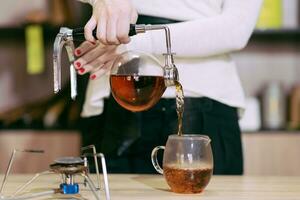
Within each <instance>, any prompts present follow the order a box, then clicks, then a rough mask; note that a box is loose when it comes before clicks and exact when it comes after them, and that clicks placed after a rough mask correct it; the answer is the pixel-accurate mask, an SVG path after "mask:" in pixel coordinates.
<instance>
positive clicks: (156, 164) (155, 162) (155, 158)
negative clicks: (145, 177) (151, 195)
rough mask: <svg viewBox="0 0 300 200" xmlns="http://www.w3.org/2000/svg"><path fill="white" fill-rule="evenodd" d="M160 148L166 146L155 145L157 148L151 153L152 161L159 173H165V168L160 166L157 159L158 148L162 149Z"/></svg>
mask: <svg viewBox="0 0 300 200" xmlns="http://www.w3.org/2000/svg"><path fill="white" fill-rule="evenodd" d="M160 149H163V150H165V147H164V146H157V147H155V148H154V149H153V150H152V153H151V161H152V165H153V167H154V168H155V170H156V171H157V172H158V173H160V174H163V173H164V171H163V169H162V168H161V167H160V166H159V164H158V160H157V152H158V150H160Z"/></svg>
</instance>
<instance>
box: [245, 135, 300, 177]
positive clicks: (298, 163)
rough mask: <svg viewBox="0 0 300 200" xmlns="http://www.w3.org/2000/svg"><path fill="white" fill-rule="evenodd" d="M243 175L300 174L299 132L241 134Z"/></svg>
mask: <svg viewBox="0 0 300 200" xmlns="http://www.w3.org/2000/svg"><path fill="white" fill-rule="evenodd" d="M242 139H243V150H244V174H245V175H286V176H294V175H297V176H299V175H300V156H299V155H300V133H298V132H291V133H289V132H265V133H262V132H257V133H244V134H243V138H242Z"/></svg>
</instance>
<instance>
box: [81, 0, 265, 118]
mask: <svg viewBox="0 0 300 200" xmlns="http://www.w3.org/2000/svg"><path fill="white" fill-rule="evenodd" d="M82 1H86V2H87V1H88V0H82ZM132 2H133V4H134V6H135V7H136V9H137V11H138V13H139V14H143V15H150V16H157V17H164V18H170V19H174V20H180V21H185V22H181V23H176V24H169V25H168V26H169V28H170V32H171V42H172V51H173V52H175V53H176V56H175V64H176V66H177V68H178V71H179V78H180V83H181V84H182V86H183V89H184V93H185V96H186V97H203V96H205V97H209V98H211V99H214V100H217V101H219V102H222V103H224V104H227V105H229V106H233V107H238V108H243V107H244V93H243V89H242V87H241V83H240V80H239V77H238V74H237V71H236V65H235V63H234V61H233V60H232V59H231V57H230V53H232V52H234V51H237V50H240V49H242V48H243V47H245V46H246V44H247V42H248V40H249V38H250V36H251V34H252V32H253V29H254V27H255V24H256V20H257V17H258V15H259V11H260V7H261V4H262V0H132ZM127 49H129V50H140V51H144V52H148V53H151V54H154V55H155V56H157V57H159V58H160V59H162V60H163V58H162V56H161V55H162V53H165V52H166V46H165V35H164V32H161V31H149V32H147V33H145V34H139V35H136V36H133V37H132V38H131V42H130V43H129V44H128V45H127ZM109 94H110V87H109V77H108V76H103V77H101V78H99V79H97V80H93V81H90V82H89V84H88V89H87V93H86V101H85V104H84V107H83V112H82V116H84V117H87V116H93V115H98V114H100V113H101V112H102V110H103V99H104V98H105V97H108V96H109ZM174 96H175V92H174V91H173V90H172V89H168V90H166V92H165V94H164V95H163V97H165V98H169V97H174Z"/></svg>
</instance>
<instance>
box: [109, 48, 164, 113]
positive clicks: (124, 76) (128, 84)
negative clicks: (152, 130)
mask: <svg viewBox="0 0 300 200" xmlns="http://www.w3.org/2000/svg"><path fill="white" fill-rule="evenodd" d="M110 86H111V91H112V95H113V97H114V98H115V100H116V101H117V103H118V104H120V105H121V106H122V107H124V108H125V109H127V110H130V111H133V112H139V111H144V110H147V109H149V108H151V107H152V106H154V105H155V104H156V103H157V102H158V100H159V99H160V98H161V96H162V95H163V93H164V91H165V89H166V86H165V83H164V70H163V67H162V66H161V64H160V63H159V61H158V60H157V59H156V58H155V57H154V56H152V55H149V54H146V53H143V52H139V51H128V52H125V53H123V54H121V55H120V56H118V58H117V59H116V60H115V61H114V63H113V66H112V69H111V74H110Z"/></svg>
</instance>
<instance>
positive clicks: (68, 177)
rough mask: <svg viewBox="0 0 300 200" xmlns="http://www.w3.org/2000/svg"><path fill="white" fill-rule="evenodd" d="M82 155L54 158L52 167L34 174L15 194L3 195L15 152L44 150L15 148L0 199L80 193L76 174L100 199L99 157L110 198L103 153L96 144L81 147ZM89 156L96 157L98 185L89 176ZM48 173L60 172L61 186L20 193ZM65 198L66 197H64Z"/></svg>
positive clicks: (98, 199)
mask: <svg viewBox="0 0 300 200" xmlns="http://www.w3.org/2000/svg"><path fill="white" fill-rule="evenodd" d="M87 150H92V153H84V152H85V151H87ZM81 151H82V155H81V157H61V158H57V159H56V160H54V163H53V164H51V165H50V167H49V168H50V169H49V170H47V171H44V172H41V173H37V174H36V175H35V176H33V177H32V178H31V179H30V180H29V181H28V182H26V183H25V184H24V185H22V186H21V187H19V188H18V189H17V190H16V191H15V192H14V194H13V195H11V196H4V195H3V193H2V192H3V189H4V187H5V184H6V182H7V181H6V180H7V177H8V175H9V173H10V170H11V167H12V164H13V161H14V157H15V154H16V153H17V152H26V153H43V151H40V150H16V149H15V150H14V151H13V153H12V155H11V158H10V161H9V164H8V167H7V170H6V173H5V176H4V179H3V181H2V185H1V188H0V195H1V196H0V199H2V200H24V199H32V198H34V197H40V196H48V195H53V194H62V195H76V194H79V193H80V187H79V185H80V183H77V182H76V181H75V176H81V177H83V179H84V182H83V184H82V185H83V186H84V187H88V188H89V189H90V190H91V191H92V193H93V195H94V197H95V199H97V200H100V192H101V187H100V184H101V180H100V173H99V167H98V158H100V159H101V168H102V173H103V182H104V190H105V196H106V200H110V194H109V186H108V177H107V169H106V162H105V157H104V155H103V154H102V153H97V151H96V148H95V146H94V145H90V146H87V147H83V148H82V149H81ZM88 157H93V158H94V163H95V168H96V175H97V182H98V186H97V187H96V186H95V184H94V182H93V181H92V180H91V178H90V176H89V163H88ZM46 174H59V175H61V180H62V181H61V184H60V185H59V188H56V189H52V190H49V191H44V192H39V193H31V194H26V195H24V194H23V195H19V194H20V193H21V192H22V191H24V190H25V188H27V187H28V186H29V185H30V184H31V183H32V182H33V181H35V180H36V179H37V178H38V177H40V176H42V175H46ZM64 198H65V197H64Z"/></svg>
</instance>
